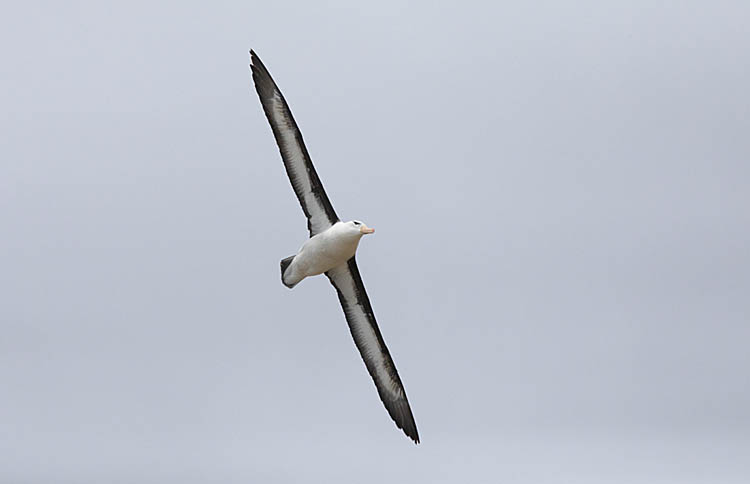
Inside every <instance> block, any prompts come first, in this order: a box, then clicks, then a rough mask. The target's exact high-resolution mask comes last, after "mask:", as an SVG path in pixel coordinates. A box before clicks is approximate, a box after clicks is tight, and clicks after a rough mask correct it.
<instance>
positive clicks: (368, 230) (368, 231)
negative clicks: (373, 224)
mask: <svg viewBox="0 0 750 484" xmlns="http://www.w3.org/2000/svg"><path fill="white" fill-rule="evenodd" d="M359 231H360V232H362V233H363V234H373V233H375V229H373V228H370V227H368V226H367V225H365V224H362V226H361V227H360V228H359Z"/></svg>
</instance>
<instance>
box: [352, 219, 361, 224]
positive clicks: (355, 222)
mask: <svg viewBox="0 0 750 484" xmlns="http://www.w3.org/2000/svg"><path fill="white" fill-rule="evenodd" d="M352 223H353V224H354V225H360V223H359V222H357V221H356V220H355V221H354V222H352Z"/></svg>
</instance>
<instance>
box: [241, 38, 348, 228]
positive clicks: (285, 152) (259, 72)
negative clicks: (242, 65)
mask: <svg viewBox="0 0 750 484" xmlns="http://www.w3.org/2000/svg"><path fill="white" fill-rule="evenodd" d="M250 59H251V61H252V64H251V66H250V67H251V69H252V71H253V80H254V81H255V90H256V91H258V97H259V98H260V102H261V104H262V105H263V111H265V113H266V117H267V118H268V122H269V123H270V124H271V130H273V135H274V137H276V144H277V145H279V152H281V158H282V159H283V160H284V168H286V173H287V175H289V181H291V182H292V188H293V189H294V193H295V194H296V195H297V199H299V203H300V205H302V211H303V212H305V216H306V217H307V228H308V230H309V231H310V236H311V237H312V236H313V235H316V234H319V233H321V232H323V231H324V230H326V229H327V228H328V227H330V226H331V225H333V224H335V223H336V222H338V221H339V218H338V216H337V215H336V212H335V211H334V210H333V206H332V205H331V202H330V201H329V200H328V195H326V192H325V190H324V189H323V184H322V183H321V182H320V178H318V173H317V172H316V171H315V167H314V166H313V164H312V160H311V159H310V155H309V153H308V152H307V148H306V147H305V142H304V141H303V140H302V133H301V132H300V130H299V128H298V127H297V123H296V122H295V121H294V118H293V117H292V111H291V110H290V109H289V105H288V104H287V103H286V100H285V99H284V96H283V95H282V94H281V90H279V87H278V86H277V85H276V83H275V82H274V80H273V79H272V78H271V74H270V73H269V72H268V69H266V66H264V65H263V62H261V60H260V58H259V57H258V55H257V54H256V53H255V52H253V51H252V50H251V51H250Z"/></svg>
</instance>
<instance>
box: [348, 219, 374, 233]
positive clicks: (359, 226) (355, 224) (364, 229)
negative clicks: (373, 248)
mask: <svg viewBox="0 0 750 484" xmlns="http://www.w3.org/2000/svg"><path fill="white" fill-rule="evenodd" d="M346 224H347V225H349V226H350V227H351V228H352V229H353V230H356V231H357V232H359V233H360V234H362V235H366V234H372V233H374V232H375V229H373V228H370V227H368V226H367V225H365V223H364V222H360V221H359V220H352V221H351V222H347V223H346Z"/></svg>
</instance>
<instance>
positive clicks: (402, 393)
mask: <svg viewBox="0 0 750 484" xmlns="http://www.w3.org/2000/svg"><path fill="white" fill-rule="evenodd" d="M326 276H328V279H330V280H331V284H333V287H335V288H336V292H337V293H338V295H339V301H340V302H341V307H342V308H343V309H344V315H345V316H346V322H347V323H349V330H350V331H351V332H352V336H353V337H354V344H356V345H357V349H358V350H359V353H360V354H361V355H362V359H363V360H365V366H366V367H367V371H368V372H369V373H370V376H371V377H372V379H373V381H374V382H375V387H376V388H377V389H378V395H380V400H382V402H383V405H385V408H386V410H388V413H389V414H390V416H391V418H392V419H393V421H394V422H396V426H397V427H398V428H400V429H402V430H403V431H404V433H405V434H406V435H407V436H409V437H410V438H411V439H412V440H413V441H414V442H416V443H419V433H417V424H416V422H414V416H413V415H412V413H411V408H410V407H409V401H408V400H407V399H406V390H404V385H403V384H402V383H401V378H399V376H398V372H397V371H396V365H395V364H394V363H393V359H392V358H391V354H390V353H389V352H388V348H387V347H386V346H385V341H383V336H382V335H381V334H380V329H378V323H377V322H375V314H374V313H373V312H372V306H370V299H369V298H368V297H367V292H365V286H364V284H363V283H362V278H361V277H360V275H359V269H358V268H357V261H356V260H355V258H354V257H352V258H351V259H349V262H347V263H345V264H342V265H340V266H337V267H334V268H333V269H331V270H329V271H328V272H326Z"/></svg>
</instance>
